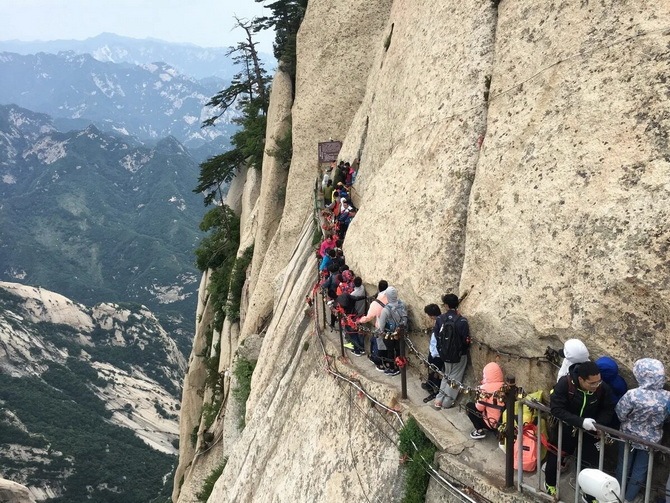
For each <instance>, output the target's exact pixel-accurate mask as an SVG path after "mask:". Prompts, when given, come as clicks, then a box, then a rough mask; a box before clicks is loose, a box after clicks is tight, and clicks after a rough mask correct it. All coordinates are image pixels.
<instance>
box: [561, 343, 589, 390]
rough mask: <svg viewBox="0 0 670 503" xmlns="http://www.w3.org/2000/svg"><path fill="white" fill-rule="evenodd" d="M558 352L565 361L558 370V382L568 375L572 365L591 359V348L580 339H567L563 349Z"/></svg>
mask: <svg viewBox="0 0 670 503" xmlns="http://www.w3.org/2000/svg"><path fill="white" fill-rule="evenodd" d="M558 354H559V355H561V356H562V357H563V363H562V364H561V368H560V369H559V370H558V375H557V376H556V382H558V380H559V379H560V378H561V377H563V376H566V375H568V370H569V369H570V366H571V365H574V364H575V363H582V362H585V361H588V359H589V350H588V349H587V348H586V346H585V345H584V343H583V342H582V341H580V340H579V339H568V340H567V341H565V344H563V349H561V350H560V351H559V352H558Z"/></svg>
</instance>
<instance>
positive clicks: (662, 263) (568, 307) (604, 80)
mask: <svg viewBox="0 0 670 503" xmlns="http://www.w3.org/2000/svg"><path fill="white" fill-rule="evenodd" d="M521 19H524V20H525V21H524V22H520V20H521ZM669 25H670V4H668V3H667V2H662V3H660V4H659V3H653V2H634V3H627V2H624V3H622V2H615V1H608V2H581V4H579V3H571V2H546V3H538V4H533V5H532V6H531V5H529V4H528V5H525V4H524V5H522V4H513V3H510V2H502V3H501V4H500V9H499V21H498V28H497V32H496V48H495V54H496V58H495V63H494V67H493V75H492V84H491V94H490V97H491V100H490V104H489V112H488V128H487V132H486V139H485V140H484V144H483V146H482V153H481V157H480V161H479V164H478V166H477V173H476V177H475V180H474V185H473V189H472V195H471V198H470V206H469V208H468V224H467V237H466V248H465V262H464V267H463V275H462V281H461V286H462V287H463V286H467V287H469V286H470V285H473V288H472V292H471V294H470V295H469V296H468V298H467V300H466V302H465V303H464V305H463V309H464V311H465V312H467V313H468V314H469V316H470V319H471V322H472V325H473V328H474V330H475V331H476V332H475V333H477V334H479V335H480V337H481V338H483V339H484V340H487V341H488V342H490V343H495V344H496V346H498V347H499V348H501V349H505V348H509V349H514V350H515V352H521V353H537V352H538V351H540V353H541V352H542V351H543V350H544V347H546V345H547V344H548V343H553V344H554V346H555V347H558V346H559V345H560V342H559V341H558V339H560V340H566V339H568V338H571V337H577V338H580V339H582V340H584V341H585V342H586V344H587V346H588V347H589V348H590V350H591V354H592V355H595V357H597V356H599V355H600V354H604V353H605V354H610V355H612V356H614V357H615V358H617V359H618V360H619V361H621V362H623V363H624V364H625V365H627V366H632V363H633V362H634V361H635V360H636V359H638V358H640V357H642V356H650V355H655V356H656V357H659V358H661V359H666V360H667V357H668V345H667V333H666V327H667V323H668V320H669V317H670V307H669V306H670V297H669V296H668V288H667V286H668V281H669V278H670V274H669V273H670V269H669V267H668V265H669V263H668V257H667V249H668V243H669V242H670V241H669V239H670V231H669V230H668V226H667V221H668V208H669V206H668V204H667V201H668V199H669V196H670V192H669V188H668V175H669V174H670V162H669V160H668V142H667V130H668V128H669V127H670V108H669V107H668V100H667V99H660V96H661V95H662V93H665V92H667V85H666V84H664V83H663V82H665V80H666V79H667V77H668V74H669V73H670V71H669V67H668V32H667V31H664V30H666V29H667V27H668V26H669Z"/></svg>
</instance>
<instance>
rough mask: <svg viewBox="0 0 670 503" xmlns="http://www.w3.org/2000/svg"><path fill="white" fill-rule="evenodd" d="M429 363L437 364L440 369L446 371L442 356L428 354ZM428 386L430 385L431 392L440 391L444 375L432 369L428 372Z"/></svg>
mask: <svg viewBox="0 0 670 503" xmlns="http://www.w3.org/2000/svg"><path fill="white" fill-rule="evenodd" d="M428 363H431V364H433V365H435V366H436V367H437V368H438V369H440V371H442V372H443V371H444V362H443V361H442V359H441V358H440V357H433V356H431V355H428ZM426 382H427V383H428V386H430V390H429V391H430V392H431V393H437V392H438V391H440V385H441V384H442V377H441V376H440V374H438V373H437V372H434V371H432V370H430V371H429V373H428V381H426Z"/></svg>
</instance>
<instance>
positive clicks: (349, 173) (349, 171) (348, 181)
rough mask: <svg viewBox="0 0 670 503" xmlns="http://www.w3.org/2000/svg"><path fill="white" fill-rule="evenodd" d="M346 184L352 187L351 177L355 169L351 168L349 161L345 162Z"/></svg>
mask: <svg viewBox="0 0 670 503" xmlns="http://www.w3.org/2000/svg"><path fill="white" fill-rule="evenodd" d="M343 171H344V185H346V186H347V187H351V177H352V176H353V170H352V169H351V164H349V163H348V162H345V163H344V170H343Z"/></svg>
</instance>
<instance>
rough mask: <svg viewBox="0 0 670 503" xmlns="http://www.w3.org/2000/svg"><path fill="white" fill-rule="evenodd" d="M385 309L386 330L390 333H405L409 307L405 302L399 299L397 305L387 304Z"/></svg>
mask: <svg viewBox="0 0 670 503" xmlns="http://www.w3.org/2000/svg"><path fill="white" fill-rule="evenodd" d="M381 303H382V302H380V304H381ZM384 310H386V314H387V315H386V324H385V325H384V332H387V333H389V334H392V333H398V334H400V333H404V331H406V330H407V307H406V306H405V303H404V302H403V301H401V300H399V301H397V302H396V303H395V305H393V304H386V305H385V306H384Z"/></svg>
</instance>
